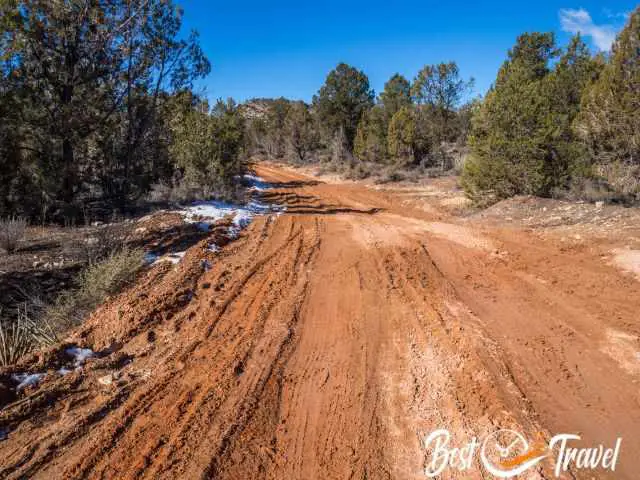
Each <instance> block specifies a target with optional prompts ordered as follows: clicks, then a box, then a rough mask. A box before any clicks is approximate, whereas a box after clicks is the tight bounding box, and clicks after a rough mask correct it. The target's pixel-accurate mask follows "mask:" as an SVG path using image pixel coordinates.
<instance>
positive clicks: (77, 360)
mask: <svg viewBox="0 0 640 480" xmlns="http://www.w3.org/2000/svg"><path fill="white" fill-rule="evenodd" d="M64 353H66V354H67V355H69V356H70V357H72V358H73V360H74V362H73V364H74V365H75V366H76V367H81V366H82V365H83V364H84V362H85V361H86V360H87V359H88V358H91V357H93V355H94V353H93V350H91V349H90V348H79V347H70V348H67V349H66V350H65V351H64Z"/></svg>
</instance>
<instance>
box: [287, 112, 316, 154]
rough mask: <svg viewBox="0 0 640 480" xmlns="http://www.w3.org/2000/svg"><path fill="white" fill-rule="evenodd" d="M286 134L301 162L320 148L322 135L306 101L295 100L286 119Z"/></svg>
mask: <svg viewBox="0 0 640 480" xmlns="http://www.w3.org/2000/svg"><path fill="white" fill-rule="evenodd" d="M285 135H286V138H287V143H288V145H289V149H290V150H291V152H292V153H293V154H294V156H295V158H296V159H297V160H299V161H300V162H304V161H305V160H307V158H308V156H309V154H310V153H311V152H312V151H313V150H315V149H316V148H318V144H319V142H320V135H319V132H318V128H317V125H316V122H315V120H314V118H313V116H312V115H311V112H310V111H309V107H308V106H307V105H306V104H305V103H304V102H294V103H292V104H291V107H290V108H289V112H288V113H287V118H286V119H285Z"/></svg>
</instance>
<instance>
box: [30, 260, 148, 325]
mask: <svg viewBox="0 0 640 480" xmlns="http://www.w3.org/2000/svg"><path fill="white" fill-rule="evenodd" d="M143 265H144V252H143V251H142V250H141V249H129V248H123V249H121V250H118V251H115V252H112V253H111V254H110V255H108V256H107V257H106V258H105V259H104V260H102V261H100V262H98V263H95V264H93V265H89V266H88V267H87V268H86V269H85V270H84V271H83V272H82V273H81V274H80V276H79V278H78V280H77V282H76V284H77V285H76V288H75V289H72V290H69V291H67V292H65V293H63V294H62V295H61V296H60V297H59V298H58V299H57V301H56V302H55V303H54V304H53V305H51V306H48V307H46V308H44V309H43V311H42V313H41V316H42V318H44V319H45V322H47V323H48V325H50V327H51V331H52V332H56V333H57V332H63V331H66V330H68V329H69V328H72V327H75V326H77V325H79V324H80V323H81V322H82V320H83V319H84V318H85V317H86V315H87V314H88V313H89V312H91V311H92V310H93V309H94V308H95V307H96V306H98V305H99V304H100V303H102V302H103V301H104V300H105V299H106V298H107V297H108V296H110V295H114V294H116V293H118V292H119V291H121V290H122V289H123V288H124V287H125V286H126V285H128V284H129V283H130V282H131V281H133V280H134V279H135V276H136V274H137V273H138V272H139V271H140V268H142V266H143Z"/></svg>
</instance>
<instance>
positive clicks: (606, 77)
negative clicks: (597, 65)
mask: <svg viewBox="0 0 640 480" xmlns="http://www.w3.org/2000/svg"><path fill="white" fill-rule="evenodd" d="M575 125H576V131H577V133H578V135H579V136H580V138H581V139H582V141H583V142H584V145H585V147H586V148H587V150H588V152H589V156H590V159H591V161H592V162H593V163H594V164H595V167H596V170H599V171H601V172H602V173H603V174H604V175H605V176H606V177H607V178H608V180H609V182H610V183H611V184H613V185H612V186H613V187H614V188H616V189H617V190H619V191H620V192H622V193H625V194H631V195H636V196H637V197H640V8H638V9H636V10H635V11H634V12H633V13H632V14H631V16H630V18H629V21H628V23H627V25H626V26H625V28H624V29H623V30H622V32H621V33H620V34H619V36H618V38H617V39H616V41H615V43H614V45H613V48H612V53H611V57H610V61H609V62H608V63H607V64H606V65H605V66H604V69H603V71H602V73H601V75H600V77H599V79H598V81H597V82H595V83H594V84H593V85H592V86H591V87H590V88H589V89H588V90H587V92H586V94H585V96H584V98H583V101H582V110H581V112H580V114H579V115H578V118H577V120H576V124H575Z"/></svg>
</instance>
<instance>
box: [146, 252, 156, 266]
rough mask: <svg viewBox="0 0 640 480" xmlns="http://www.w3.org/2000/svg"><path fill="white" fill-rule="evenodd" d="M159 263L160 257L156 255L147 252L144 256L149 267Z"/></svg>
mask: <svg viewBox="0 0 640 480" xmlns="http://www.w3.org/2000/svg"><path fill="white" fill-rule="evenodd" d="M157 261H158V255H157V254H156V253H153V252H147V253H145V254H144V262H145V263H146V264H147V265H153V264H154V263H156V262H157Z"/></svg>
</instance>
